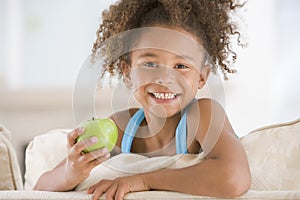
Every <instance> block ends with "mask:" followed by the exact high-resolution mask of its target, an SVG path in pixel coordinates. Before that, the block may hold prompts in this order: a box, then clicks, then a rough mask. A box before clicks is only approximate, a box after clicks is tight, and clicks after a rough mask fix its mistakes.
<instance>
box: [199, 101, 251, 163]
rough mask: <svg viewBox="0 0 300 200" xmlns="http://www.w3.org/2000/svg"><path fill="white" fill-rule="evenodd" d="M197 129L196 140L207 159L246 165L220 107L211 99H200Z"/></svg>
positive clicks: (244, 156) (236, 140)
mask: <svg viewBox="0 0 300 200" xmlns="http://www.w3.org/2000/svg"><path fill="white" fill-rule="evenodd" d="M198 106H199V113H200V114H199V116H200V117H199V121H198V122H199V128H198V131H197V134H196V139H197V141H198V142H199V143H200V145H201V148H202V150H203V151H204V153H205V154H206V157H207V158H218V159H228V160H230V161H231V162H235V161H238V162H240V161H242V162H245V163H247V159H246V154H245V152H244V149H243V147H242V146H241V144H240V142H239V140H238V138H237V137H236V135H235V133H234V130H233V128H232V126H231V124H230V122H229V120H228V117H227V115H226V113H225V111H224V109H223V108H222V106H221V105H220V104H219V103H217V102H216V101H214V100H211V99H201V100H199V101H198Z"/></svg>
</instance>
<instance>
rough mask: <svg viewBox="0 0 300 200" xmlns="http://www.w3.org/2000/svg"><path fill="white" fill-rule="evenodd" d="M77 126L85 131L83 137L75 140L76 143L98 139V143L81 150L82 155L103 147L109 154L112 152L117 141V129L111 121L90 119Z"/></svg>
mask: <svg viewBox="0 0 300 200" xmlns="http://www.w3.org/2000/svg"><path fill="white" fill-rule="evenodd" d="M79 126H80V127H84V128H85V131H84V134H83V135H80V136H79V137H78V138H77V139H76V142H79V141H80V140H84V139H87V138H90V137H94V136H95V137H97V138H98V142H97V143H96V144H94V145H92V146H90V147H88V148H86V149H85V150H83V153H88V152H91V151H94V150H96V149H100V148H104V147H106V148H107V149H108V151H109V152H110V151H112V149H113V148H114V146H115V144H116V142H117V139H118V128H117V126H116V124H115V123H114V121H113V120H111V119H108V118H103V119H100V118H96V119H95V118H92V119H90V120H86V121H83V122H81V123H80V124H79Z"/></svg>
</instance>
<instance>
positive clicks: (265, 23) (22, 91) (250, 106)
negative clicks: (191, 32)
mask: <svg viewBox="0 0 300 200" xmlns="http://www.w3.org/2000/svg"><path fill="white" fill-rule="evenodd" d="M111 2H113V1H112V0H105V1H100V0H89V1H84V0H43V1H37V0H26V1H23V0H1V1H0V29H1V31H0V123H1V124H3V125H5V126H6V127H7V128H8V129H10V130H11V131H12V139H13V142H14V145H15V146H16V149H17V151H18V154H19V157H20V160H21V161H22V159H23V158H22V150H23V148H24V146H25V145H26V144H27V142H28V141H30V140H31V139H32V137H33V136H34V135H38V134H41V133H44V132H46V131H48V130H51V129H55V128H73V127H74V126H76V124H74V121H73V114H72V90H73V85H74V83H75V80H76V76H77V74H78V72H79V69H80V67H81V65H82V64H83V62H84V61H85V59H86V58H87V56H88V55H89V54H90V52H91V51H90V50H91V47H92V44H93V42H94V40H95V32H96V29H97V28H98V25H99V22H100V20H101V17H100V16H101V12H102V10H103V9H104V8H107V7H108V5H109V4H110V3H111ZM241 15H243V17H242V18H241V19H240V21H241V23H242V27H243V33H244V37H243V38H244V41H246V42H247V43H248V47H247V48H244V49H241V48H238V49H237V51H238V52H239V54H238V62H237V63H236V64H235V67H236V68H237V69H238V74H236V75H234V76H230V77H229V81H227V82H225V83H224V88H225V95H226V98H225V101H226V102H225V105H224V106H225V109H226V111H227V113H228V116H229V118H230V121H231V123H232V125H233V127H234V129H235V131H236V133H237V134H238V135H239V136H243V135H245V134H247V133H249V132H250V131H251V130H254V129H256V128H258V127H260V126H264V125H269V124H273V123H279V122H286V121H290V120H294V119H297V118H299V117H300V103H299V102H300V84H299V83H300V81H299V78H298V77H299V75H300V62H299V52H300V37H299V35H300V26H299V21H300V1H298V0H264V1H260V0H249V2H248V3H247V5H246V7H245V8H244V9H243V10H242V11H241ZM109 92H110V90H109V89H106V90H104V91H103V96H102V97H101V99H102V100H101V102H100V107H101V106H102V107H101V109H103V113H102V114H103V116H105V115H107V114H109V113H110V110H109V109H108V107H107V106H106V105H107V104H109V102H110V99H109V98H107V97H108V96H109V95H108V94H109ZM85 106H86V105H82V112H85Z"/></svg>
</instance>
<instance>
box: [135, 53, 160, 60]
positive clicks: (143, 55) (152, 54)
mask: <svg viewBox="0 0 300 200" xmlns="http://www.w3.org/2000/svg"><path fill="white" fill-rule="evenodd" d="M143 57H153V58H158V55H156V54H154V53H143V54H141V55H139V57H138V59H140V58H143Z"/></svg>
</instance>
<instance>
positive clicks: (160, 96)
mask: <svg viewBox="0 0 300 200" xmlns="http://www.w3.org/2000/svg"><path fill="white" fill-rule="evenodd" d="M149 94H150V95H151V96H152V97H154V98H156V99H160V100H172V99H175V98H176V97H177V96H178V94H175V93H170V92H166V93H162V92H153V93H149Z"/></svg>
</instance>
